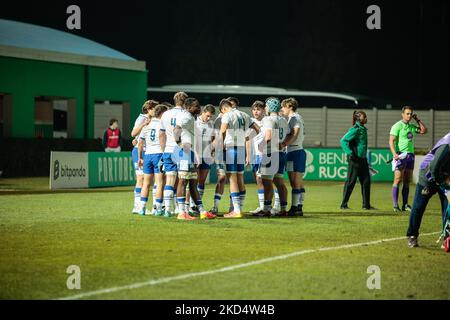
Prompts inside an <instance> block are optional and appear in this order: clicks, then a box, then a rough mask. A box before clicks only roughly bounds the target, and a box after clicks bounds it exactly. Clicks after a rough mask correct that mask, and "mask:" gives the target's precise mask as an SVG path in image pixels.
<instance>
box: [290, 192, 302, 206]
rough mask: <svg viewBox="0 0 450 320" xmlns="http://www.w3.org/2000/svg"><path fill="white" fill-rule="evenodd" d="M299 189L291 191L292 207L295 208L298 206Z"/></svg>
mask: <svg viewBox="0 0 450 320" xmlns="http://www.w3.org/2000/svg"><path fill="white" fill-rule="evenodd" d="M300 190H301V189H292V206H293V207H296V206H298V205H299V204H300V195H301V191H300Z"/></svg>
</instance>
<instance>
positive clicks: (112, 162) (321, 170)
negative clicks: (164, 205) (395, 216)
mask: <svg viewBox="0 0 450 320" xmlns="http://www.w3.org/2000/svg"><path fill="white" fill-rule="evenodd" d="M305 151H306V155H307V156H306V170H305V175H304V177H305V180H335V181H343V180H345V179H346V178H347V166H348V164H347V156H346V155H345V153H344V152H342V150H341V149H319V148H311V149H306V150H305ZM58 154H64V153H58ZM55 157H56V154H55ZM369 158H370V161H369V162H370V165H371V166H372V167H373V168H374V169H375V170H377V171H378V174H376V175H375V176H373V177H372V181H384V182H387V181H392V179H393V172H392V168H391V165H389V164H386V162H387V161H388V160H389V159H390V158H391V153H390V151H389V150H388V149H372V150H370V152H369ZM55 159H57V158H55ZM64 161H66V162H67V161H68V160H67V159H65V158H62V160H61V161H60V162H61V164H63V162H64ZM85 161H86V160H85ZM78 165H79V163H76V166H75V167H77V168H78ZM84 166H85V167H87V168H88V169H89V170H88V172H89V184H88V185H89V187H90V188H95V187H112V186H131V185H134V184H135V183H136V180H135V172H134V166H133V160H132V158H131V152H117V153H116V152H111V153H105V152H88V153H87V166H86V164H85V165H84ZM285 177H286V178H287V174H286V176H285ZM244 179H245V182H246V183H252V182H254V178H253V173H252V171H251V167H250V166H248V167H247V168H246V170H245V173H244ZM216 181H217V175H216V168H215V165H212V166H211V171H210V175H209V182H210V183H215V182H216ZM66 187H70V184H68V185H67V186H66Z"/></svg>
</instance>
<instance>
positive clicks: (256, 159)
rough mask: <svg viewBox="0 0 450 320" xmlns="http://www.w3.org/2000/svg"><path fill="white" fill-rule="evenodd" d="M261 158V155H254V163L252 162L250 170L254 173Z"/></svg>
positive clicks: (259, 164)
mask: <svg viewBox="0 0 450 320" xmlns="http://www.w3.org/2000/svg"><path fill="white" fill-rule="evenodd" d="M261 160H262V156H261V155H259V154H258V155H256V157H255V163H253V164H252V171H253V172H254V173H256V172H258V170H259V167H260V166H261Z"/></svg>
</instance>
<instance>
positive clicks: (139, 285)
mask: <svg viewBox="0 0 450 320" xmlns="http://www.w3.org/2000/svg"><path fill="white" fill-rule="evenodd" d="M439 233H440V232H430V233H424V234H421V236H422V237H423V236H430V235H434V234H439ZM398 240H406V237H397V238H390V239H381V240H375V241H369V242H360V243H352V244H344V245H340V246H335V247H323V248H319V249H307V250H301V251H295V252H292V253H288V254H283V255H279V256H273V257H268V258H264V259H260V260H255V261H250V262H246V263H242V264H235V265H232V266H228V267H224V268H220V269H212V270H207V271H201V272H192V273H185V274H180V275H178V276H173V277H165V278H160V279H154V280H148V281H144V282H137V283H133V284H129V285H125V286H120V287H112V288H107V289H101V290H95V291H88V292H85V293H80V294H76V295H72V296H68V297H63V298H58V299H57V300H76V299H82V298H86V297H92V296H97V295H101V294H105V293H112V292H118V291H122V290H131V289H137V288H142V287H146V286H153V285H157V284H160V283H167V282H172V281H178V280H184V279H189V278H193V277H200V276H207V275H211V274H214V273H221V272H227V271H232V270H236V269H241V268H246V267H251V266H255V265H259V264H263V263H268V262H272V261H277V260H284V259H289V258H292V257H296V256H301V255H305V254H308V253H316V252H323V251H334V250H341V249H348V248H356V247H363V246H371V245H376V244H380V243H383V242H391V241H398Z"/></svg>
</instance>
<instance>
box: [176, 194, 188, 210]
mask: <svg viewBox="0 0 450 320" xmlns="http://www.w3.org/2000/svg"><path fill="white" fill-rule="evenodd" d="M177 203H178V209H179V210H180V213H182V212H185V210H186V198H185V197H177Z"/></svg>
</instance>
